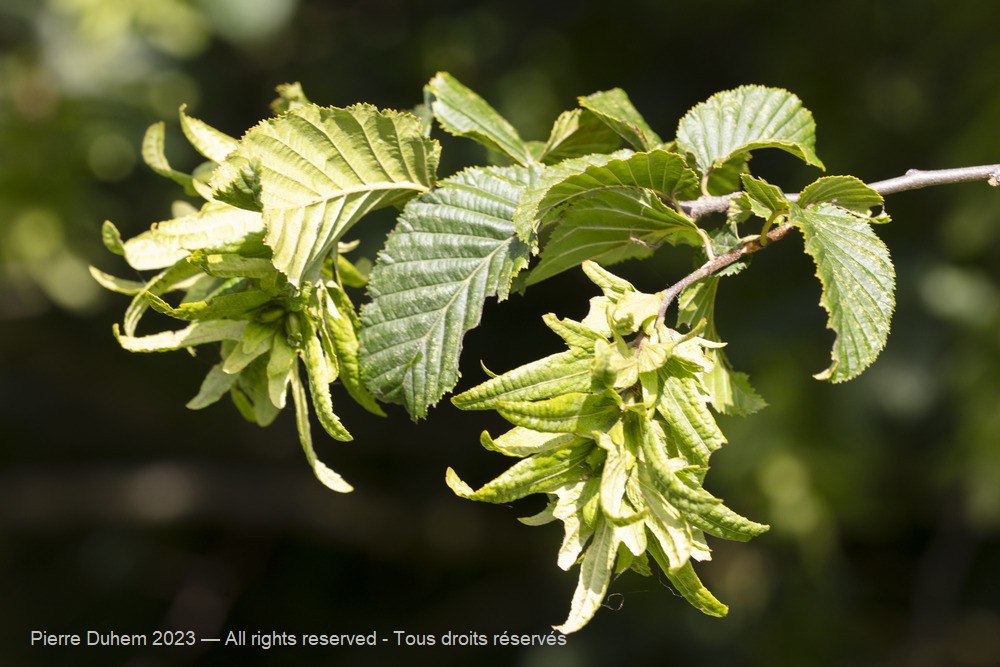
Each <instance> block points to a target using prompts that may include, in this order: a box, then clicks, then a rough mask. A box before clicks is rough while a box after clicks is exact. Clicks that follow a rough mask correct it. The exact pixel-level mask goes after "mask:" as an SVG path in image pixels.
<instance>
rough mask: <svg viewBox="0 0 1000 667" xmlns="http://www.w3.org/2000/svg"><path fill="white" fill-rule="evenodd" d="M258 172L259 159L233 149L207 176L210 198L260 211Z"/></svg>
mask: <svg viewBox="0 0 1000 667" xmlns="http://www.w3.org/2000/svg"><path fill="white" fill-rule="evenodd" d="M260 173H261V165H260V160H257V159H255V158H247V157H245V156H243V155H240V154H239V153H237V151H233V153H230V154H229V156H228V157H227V158H226V161H225V162H223V163H222V164H220V165H219V166H218V167H217V168H216V169H215V170H214V171H213V172H212V175H211V177H210V178H209V182H208V184H209V187H210V188H211V189H212V192H211V194H212V198H214V199H216V200H218V201H220V202H223V203H226V204H229V205H230V206H235V207H236V208H242V209H246V210H247V211H256V212H257V213H260V212H261V211H263V210H264V204H263V203H262V202H261V196H262V192H261V183H260Z"/></svg>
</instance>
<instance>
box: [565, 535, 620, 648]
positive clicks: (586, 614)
mask: <svg viewBox="0 0 1000 667" xmlns="http://www.w3.org/2000/svg"><path fill="white" fill-rule="evenodd" d="M614 535H615V530H614V527H612V526H610V525H609V524H608V523H606V522H605V521H602V520H599V521H598V525H597V526H596V527H595V528H594V537H593V539H592V540H591V542H590V546H588V547H587V552H586V553H585V554H584V556H583V563H582V564H581V565H580V580H579V582H578V583H577V586H576V592H575V593H574V594H573V602H572V603H571V604H570V610H569V617H568V618H567V619H566V621H565V622H564V623H563V624H562V625H558V626H555V629H556V630H558V631H559V632H562V633H563V634H569V633H571V632H576V631H577V630H579V629H580V628H582V627H583V626H585V625H586V624H587V623H588V622H589V621H590V619H591V618H593V617H594V614H595V613H597V610H598V609H600V607H601V603H602V602H604V596H605V594H606V593H607V592H608V584H610V583H611V574H612V572H613V570H614V564H615V554H616V553H617V552H618V540H616V539H615V537H614Z"/></svg>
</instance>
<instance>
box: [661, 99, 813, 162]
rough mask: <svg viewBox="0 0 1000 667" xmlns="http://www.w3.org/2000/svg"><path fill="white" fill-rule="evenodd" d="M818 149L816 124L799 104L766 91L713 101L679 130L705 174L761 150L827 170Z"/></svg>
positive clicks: (685, 119) (691, 113)
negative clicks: (782, 153) (777, 151)
mask: <svg viewBox="0 0 1000 667" xmlns="http://www.w3.org/2000/svg"><path fill="white" fill-rule="evenodd" d="M815 144H816V123H815V122H814V121H813V117H812V114H811V113H810V112H809V111H808V110H807V109H805V108H803V106H802V102H801V101H800V100H799V98H798V97H796V96H795V95H793V94H791V93H789V92H788V91H786V90H781V89H778V88H766V87H764V86H741V87H739V88H736V89H735V90H728V91H725V92H722V93H718V94H716V95H713V96H712V97H710V98H709V99H708V100H707V101H705V102H702V103H701V104H699V105H697V106H696V107H694V108H693V109H691V110H690V111H689V112H688V113H687V114H686V115H685V116H684V117H683V118H682V119H681V121H680V123H679V125H678V127H677V147H678V148H679V149H680V150H683V151H687V152H688V153H691V154H692V155H694V159H695V163H696V164H697V165H698V168H699V169H700V170H701V171H703V172H704V171H708V170H710V169H714V168H716V167H719V166H721V165H722V164H724V163H725V162H726V161H728V160H729V159H730V158H733V157H735V156H737V155H738V154H740V153H747V152H750V151H753V150H756V149H759V148H778V149H781V150H783V151H786V152H788V153H791V154H792V155H795V156H796V157H798V158H800V159H802V160H803V161H805V162H807V163H809V164H811V165H815V166H817V167H820V168H822V167H823V163H822V162H821V161H820V159H819V158H818V157H817V156H816V152H815Z"/></svg>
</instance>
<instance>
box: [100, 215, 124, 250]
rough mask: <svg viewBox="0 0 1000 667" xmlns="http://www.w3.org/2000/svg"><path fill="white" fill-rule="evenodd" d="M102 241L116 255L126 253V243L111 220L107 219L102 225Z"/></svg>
mask: <svg viewBox="0 0 1000 667" xmlns="http://www.w3.org/2000/svg"><path fill="white" fill-rule="evenodd" d="M101 241H102V242H103V243H104V247H105V248H107V249H108V250H109V251H111V252H112V253H114V254H116V255H122V256H123V255H124V254H125V245H124V244H123V243H122V235H121V232H119V231H118V228H117V227H115V225H114V223H112V222H111V221H110V220H105V221H104V224H102V225H101Z"/></svg>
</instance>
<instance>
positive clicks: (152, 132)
mask: <svg viewBox="0 0 1000 667" xmlns="http://www.w3.org/2000/svg"><path fill="white" fill-rule="evenodd" d="M164 128H165V125H164V123H163V121H160V122H159V123H153V124H152V125H150V126H149V128H148V129H147V130H146V134H145V136H143V139H142V159H143V161H144V162H145V163H146V164H147V165H149V168H150V169H152V170H153V171H154V172H156V173H157V174H159V175H160V176H163V177H165V178H169V179H170V180H172V181H174V182H175V183H177V184H178V185H180V186H181V187H183V188H184V192H185V193H187V194H189V195H194V194H196V193H195V190H194V186H193V184H192V182H191V175H190V174H185V173H184V172H181V171H177V170H176V169H174V168H173V167H171V166H170V163H169V162H168V161H167V156H166V154H165V153H164V152H163V140H164V132H165V130H164Z"/></svg>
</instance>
